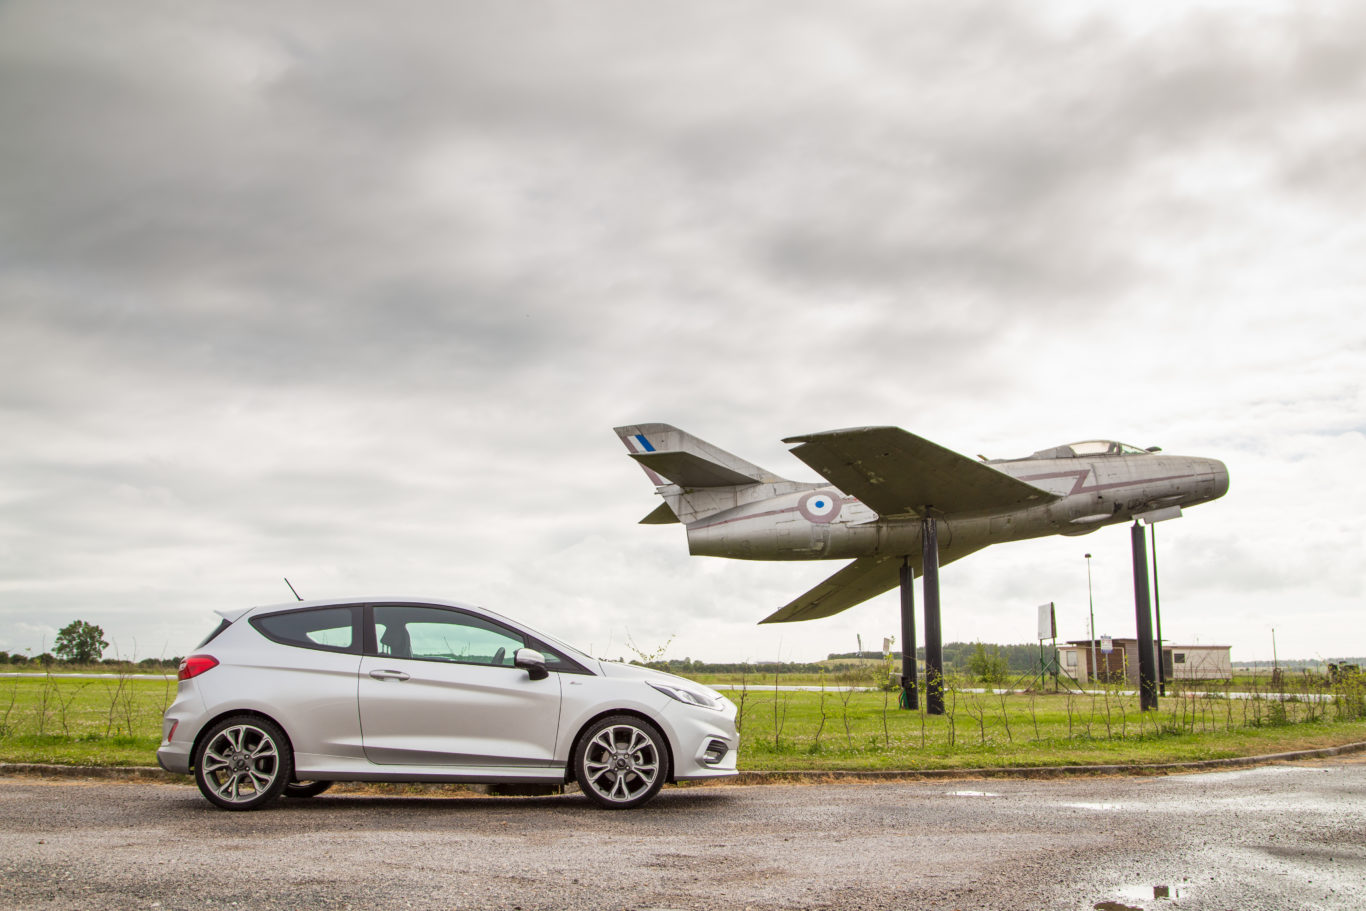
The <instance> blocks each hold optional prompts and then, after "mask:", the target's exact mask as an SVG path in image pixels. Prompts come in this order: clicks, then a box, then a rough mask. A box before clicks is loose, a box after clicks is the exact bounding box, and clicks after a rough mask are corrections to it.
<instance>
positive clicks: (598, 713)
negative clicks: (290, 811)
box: [157, 598, 739, 810]
mask: <svg viewBox="0 0 1366 911" xmlns="http://www.w3.org/2000/svg"><path fill="white" fill-rule="evenodd" d="M219 613H220V616H222V617H223V622H222V623H221V624H219V626H218V628H217V629H215V630H214V631H213V633H212V634H211V635H210V636H209V637H208V638H207V639H205V640H204V641H203V642H201V643H200V644H199V646H198V647H197V648H196V650H195V654H193V655H190V656H189V657H188V658H186V659H185V660H184V661H183V662H181V665H180V675H179V676H180V686H179V691H178V693H177V694H176V700H175V702H174V703H172V704H171V706H170V708H169V709H167V710H166V717H165V719H164V721H163V726H162V737H163V740H162V744H161V747H160V749H158V750H157V761H158V762H159V763H160V764H161V767H162V768H164V769H167V770H168V771H171V772H179V773H183V774H188V773H193V775H194V777H195V781H196V782H197V783H198V785H199V790H200V791H201V792H203V794H204V796H205V797H206V798H208V799H209V801H210V802H212V803H214V804H215V805H217V806H219V807H222V808H223V809H225V810H252V809H256V808H257V807H260V806H263V805H265V804H267V803H269V802H271V801H272V800H274V799H275V798H277V797H280V796H281V795H284V796H286V797H310V796H312V795H314V794H318V793H321V792H322V791H323V790H325V789H326V788H327V787H328V786H330V785H331V783H332V782H334V781H435V782H481V783H487V784H517V785H533V786H534V785H540V786H558V785H563V784H565V783H566V782H569V781H570V780H576V781H577V782H578V784H579V787H580V788H581V789H582V791H583V793H584V794H586V795H587V796H588V797H589V798H590V799H591V800H593V801H594V802H595V803H597V804H598V805H599V806H602V807H606V808H609V809H626V808H629V807H638V806H640V805H641V804H643V803H645V802H646V801H648V800H649V799H650V798H652V797H654V796H655V794H657V793H659V789H660V788H661V787H662V786H663V785H664V783H665V782H666V781H668V782H672V781H689V780H693V779H700V778H717V777H721V776H726V775H734V774H735V760H736V749H737V747H738V745H739V737H738V735H737V734H736V731H735V705H734V703H732V702H731V701H730V700H729V699H727V698H725V697H724V696H722V695H721V694H720V693H717V692H715V691H713V690H710V689H708V688H706V687H704V686H700V685H699V684H696V683H693V682H691V681H689V680H684V679H683V678H681V677H675V676H673V675H671V674H664V673H660V672H658V671H652V670H649V669H647V668H642V667H636V666H632V665H626V664H618V663H615V662H609V661H598V660H597V659H594V658H590V657H589V656H588V655H585V654H584V653H583V652H580V651H578V650H577V649H574V648H572V647H570V646H568V645H565V644H564V643H562V642H559V641H557V640H555V639H552V638H550V637H548V636H544V635H542V634H540V633H537V632H534V631H532V630H530V629H528V628H526V627H524V626H522V625H520V624H518V623H516V622H514V621H512V620H509V619H507V618H506V617H501V616H499V615H497V614H495V613H492V612H490V611H486V610H483V609H482V608H478V607H471V606H469V605H465V604H457V603H454V602H448V601H412V600H408V599H402V598H399V599H362V600H342V601H306V602H300V603H292V604H282V605H276V606H273V607H257V608H251V609H249V610H242V611H228V612H219Z"/></svg>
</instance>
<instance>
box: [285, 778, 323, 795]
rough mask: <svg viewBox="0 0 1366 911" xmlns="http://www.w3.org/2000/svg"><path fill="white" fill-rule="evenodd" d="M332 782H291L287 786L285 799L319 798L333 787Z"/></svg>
mask: <svg viewBox="0 0 1366 911" xmlns="http://www.w3.org/2000/svg"><path fill="white" fill-rule="evenodd" d="M333 784H334V782H331V781H291V782H290V783H289V784H287V785H285V792H284V794H283V795H282V796H284V797H299V798H303V797H317V796H318V795H319V794H321V793H322V792H323V791H326V790H327V789H328V788H330V787H332V785H333Z"/></svg>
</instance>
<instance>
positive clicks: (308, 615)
mask: <svg viewBox="0 0 1366 911" xmlns="http://www.w3.org/2000/svg"><path fill="white" fill-rule="evenodd" d="M354 616H355V609H354V608H350V607H323V608H308V609H304V610H295V611H285V612H283V613H279V614H263V615H262V616H259V617H252V618H251V625H252V626H254V627H256V629H257V630H258V631H260V633H261V634H262V635H263V636H265V637H266V638H267V639H270V640H271V641H272V642H279V643H280V644H282V645H293V646H297V647H299V648H316V649H322V650H323V651H330V652H353V651H356V650H357V649H356V647H355V646H356V640H355V634H354Z"/></svg>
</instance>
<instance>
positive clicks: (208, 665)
mask: <svg viewBox="0 0 1366 911" xmlns="http://www.w3.org/2000/svg"><path fill="white" fill-rule="evenodd" d="M216 667H218V659H217V658H215V657H214V656H213V655H191V656H190V657H188V658H185V659H183V660H182V661H181V662H180V671H179V673H177V674H176V677H177V678H178V679H180V680H189V679H190V678H191V677H198V676H199V675H200V674H202V673H204V672H205V671H207V670H212V669H213V668H216Z"/></svg>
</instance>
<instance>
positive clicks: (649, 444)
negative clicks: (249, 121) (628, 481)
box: [616, 424, 1228, 623]
mask: <svg viewBox="0 0 1366 911" xmlns="http://www.w3.org/2000/svg"><path fill="white" fill-rule="evenodd" d="M616 432H617V435H618V436H619V437H620V438H621V440H622V441H623V442H624V443H625V444H626V448H627V450H628V451H629V452H630V454H631V458H633V459H635V460H636V461H637V462H638V463H640V466H641V467H642V468H643V469H644V470H645V474H646V475H647V476H648V477H649V478H650V480H651V481H652V482H653V483H654V484H655V491H656V493H658V494H659V495H660V496H661V497H663V499H664V503H663V504H662V505H660V506H659V507H658V508H657V509H655V511H654V512H652V513H650V514H649V515H648V516H646V517H645V518H644V519H642V520H641V522H642V524H665V523H673V522H681V523H682V524H683V525H684V526H685V527H686V528H687V533H688V549H689V551H690V552H691V553H692V554H694V555H699V556H714V557H732V558H736V559H741V560H849V559H852V560H853V562H852V563H850V564H848V565H847V566H845V567H844V568H843V569H841V570H840V571H839V572H837V573H835V574H834V575H833V576H831V577H830V578H828V579H826V580H825V581H824V582H822V583H821V584H819V585H817V586H816V587H815V588H813V589H811V590H810V591H808V592H806V593H805V594H803V595H801V596H800V597H798V598H796V599H795V600H793V601H792V602H791V603H789V604H787V605H785V606H784V607H782V608H781V609H779V610H778V611H776V612H775V613H773V614H772V615H770V616H769V617H766V618H765V619H764V620H762V621H760V622H761V623H784V622H788V621H793V620H813V619H816V618H818V617H828V616H830V615H831V614H836V613H839V612H840V611H843V610H847V609H848V608H851V607H853V606H854V605H856V604H859V603H861V602H863V601H866V600H867V599H869V598H872V597H873V596H875V595H879V594H882V593H883V592H885V591H888V590H890V589H892V588H895V587H896V586H897V585H898V582H899V577H900V570H901V566H902V563H903V562H904V561H906V560H909V561H910V562H911V565H912V566H913V567H914V572H915V574H916V575H920V573H921V560H922V556H921V551H922V546H921V545H922V542H921V536H922V534H923V531H922V529H923V527H924V525H925V523H924V521H923V520H924V519H926V518H934V519H935V520H936V523H935V524H936V526H937V529H938V549H939V563H940V565H943V564H945V563H949V562H952V561H953V560H957V559H960V558H962V557H966V556H967V555H968V554H970V553H972V552H973V551H977V550H981V549H982V548H983V547H986V546H987V545H990V544H999V543H1001V542H1004V541H1020V540H1023V539H1025V538H1037V537H1042V536H1044V535H1054V534H1061V535H1084V534H1088V533H1090V532H1093V531H1095V530H1096V529H1098V528H1100V527H1101V526H1102V525H1114V524H1117V523H1120V522H1127V521H1130V520H1131V519H1134V518H1135V517H1140V518H1149V519H1154V520H1155V519H1159V518H1170V517H1174V516H1177V515H1180V511H1181V509H1182V508H1183V507H1187V506H1194V505H1195V504H1197V503H1205V502H1208V501H1210V500H1214V499H1218V498H1219V497H1221V496H1223V495H1224V494H1225V493H1226V492H1227V491H1228V469H1227V468H1226V467H1225V466H1224V463H1223V462H1220V461H1218V460H1217V459H1202V458H1194V457H1188V456H1173V455H1160V454H1159V452H1160V450H1159V449H1158V448H1157V447H1152V448H1150V449H1140V448H1138V447H1136V446H1129V445H1126V444H1124V443H1116V442H1113V441H1110V440H1088V441H1086V442H1082V443H1072V444H1069V445H1065V446H1055V447H1053V448H1051V449H1044V450H1041V451H1039V452H1036V453H1034V454H1033V455H1030V456H1026V457H1024V458H1021V459H987V458H985V457H979V458H978V459H976V460H974V459H970V458H968V457H966V456H962V455H959V454H958V453H956V452H953V451H951V450H948V449H945V448H944V447H942V446H939V445H937V444H935V443H932V442H930V441H929V440H926V439H922V438H921V437H918V436H916V435H915V434H912V433H907V432H906V431H905V430H902V429H901V428H899V427H859V428H851V429H848V430H831V431H826V432H823V433H812V434H806V435H804V436H796V437H789V438H788V439H785V440H783V442H785V443H794V444H796V447H795V448H794V449H793V450H792V454H793V455H795V456H796V457H797V458H799V459H801V460H802V461H803V462H805V463H806V464H807V465H809V466H811V468H813V469H815V470H816V472H817V473H818V474H820V475H821V476H822V477H824V478H825V479H826V482H828V483H807V482H800V481H789V480H787V479H785V478H781V477H779V476H777V475H775V474H773V473H772V472H769V471H765V470H764V469H762V468H760V467H759V466H757V465H754V464H751V463H750V462H746V461H745V460H744V459H741V458H739V457H738V456H734V455H731V454H730V453H728V452H726V451H724V450H722V449H718V448H717V447H715V446H712V445H711V444H710V443H707V442H705V441H703V440H700V439H698V438H697V437H695V436H692V435H691V434H688V433H685V432H684V431H682V430H679V429H678V428H677V427H672V426H670V425H668V424H633V425H630V426H626V427H618V428H616Z"/></svg>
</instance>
